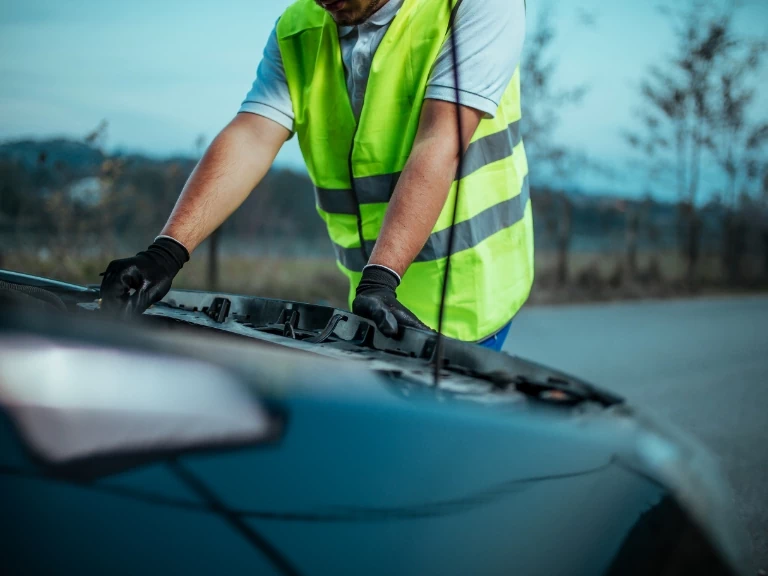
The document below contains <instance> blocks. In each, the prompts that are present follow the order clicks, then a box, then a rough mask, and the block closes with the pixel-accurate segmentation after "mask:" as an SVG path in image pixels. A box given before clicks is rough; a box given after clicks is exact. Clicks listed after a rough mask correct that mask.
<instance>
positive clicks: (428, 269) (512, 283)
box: [277, 0, 533, 340]
mask: <svg viewBox="0 0 768 576" xmlns="http://www.w3.org/2000/svg"><path fill="white" fill-rule="evenodd" d="M455 3H456V0H454V5H455ZM450 18H451V10H450V8H449V6H448V3H447V2H446V1H445V0H404V2H403V5H402V7H401V8H400V10H399V11H398V14H397V16H396V17H395V19H394V20H393V21H392V23H391V24H390V26H389V29H388V30H387V32H386V34H385V35H384V38H383V39H382V42H381V44H380V45H379V48H378V49H377V51H376V54H375V55H374V58H373V61H372V63H371V73H370V76H369V78H368V86H367V90H366V93H365V98H364V104H363V107H362V111H361V114H360V118H359V121H356V120H355V116H354V114H353V112H352V107H351V104H350V102H349V96H348V94H347V87H346V81H345V75H344V65H343V62H342V59H341V49H340V46H339V38H338V28H337V27H336V24H335V23H334V22H333V20H332V19H331V17H330V16H329V15H328V13H327V12H325V11H324V10H323V9H322V8H321V7H320V6H317V4H316V3H315V2H314V0H297V2H295V3H294V4H293V5H292V6H290V7H289V8H288V9H287V10H286V11H285V13H284V14H283V16H282V17H281V18H280V21H279V22H278V25H277V37H278V45H279V46H280V53H281V56H282V59H283V65H284V68H285V74H286V79H287V81H288V90H289V92H290V95H291V101H292V104H293V109H294V116H295V120H294V126H295V130H296V134H297V136H298V140H299V144H300V146H301V151H302V154H303V156H304V159H305V161H306V164H307V170H308V171H309V175H310V178H311V179H312V182H313V184H314V185H315V191H316V200H317V201H316V204H317V210H318V213H319V214H320V216H321V217H322V218H323V220H325V222H326V224H327V226H328V233H329V235H330V237H331V241H332V243H333V245H334V248H335V250H336V254H337V260H338V264H339V268H340V269H341V271H342V272H343V273H344V274H345V275H346V276H347V277H348V278H349V280H350V301H349V303H350V306H351V304H352V299H353V298H354V293H355V288H356V287H357V283H358V282H359V281H360V276H361V271H362V269H363V267H364V266H365V264H366V263H367V262H366V258H367V254H370V253H371V252H372V250H373V247H374V245H375V243H376V238H377V237H378V235H379V232H380V230H381V226H382V223H383V221H384V216H385V214H386V211H387V205H388V202H389V201H390V198H391V197H392V194H393V192H394V191H395V189H396V187H397V185H398V182H399V178H400V174H401V172H402V170H403V169H404V167H405V165H406V163H407V161H408V157H409V156H410V152H411V149H412V147H413V143H414V140H415V138H416V133H417V130H418V126H419V119H420V116H421V110H422V106H423V103H424V98H425V93H426V88H427V83H428V81H429V76H430V72H431V70H432V67H433V65H434V62H435V60H436V59H437V57H438V55H439V53H440V50H441V48H442V46H443V42H444V40H445V38H446V35H447V33H448V30H449V21H450ZM414 30H417V31H418V32H417V33H414V32H413V31H414ZM520 116H521V110H520V71H519V69H518V70H516V71H515V74H514V76H513V78H512V81H511V82H510V84H509V86H508V87H507V89H506V90H505V92H504V94H503V95H502V97H501V99H500V103H499V107H498V109H497V111H496V114H495V115H494V117H493V118H484V119H483V120H481V122H480V124H479V126H478V128H477V131H476V132H475V134H474V135H473V136H472V139H471V141H470V145H469V148H468V150H467V152H466V154H465V156H464V159H463V163H462V173H461V174H460V175H458V176H457V178H456V179H455V182H454V184H453V186H452V187H451V190H450V191H449V193H448V198H447V201H446V203H445V206H444V208H443V210H442V212H441V213H440V215H439V217H438V220H437V223H436V224H435V226H434V228H433V229H432V233H431V234H430V236H429V238H428V239H427V241H426V242H425V245H424V246H423V248H422V250H421V251H420V252H419V254H418V256H417V257H416V258H415V260H414V262H413V263H412V264H411V266H410V267H409V268H408V271H407V272H406V273H405V275H404V276H403V281H402V283H401V284H400V286H399V287H398V290H397V296H398V299H399V300H400V301H401V302H402V303H403V304H404V305H405V306H407V307H408V308H409V309H411V310H412V311H413V312H414V313H415V314H416V316H418V317H419V319H421V320H422V321H423V322H424V323H426V324H427V325H429V326H431V327H433V328H436V327H437V323H438V312H439V306H440V296H441V292H442V282H443V271H444V269H445V262H446V258H447V257H448V255H449V251H450V253H451V270H452V272H451V277H450V282H449V285H448V287H447V299H446V315H445V324H444V330H445V333H446V334H447V335H448V336H451V337H453V338H459V339H461V340H482V339H483V338H485V337H487V336H488V335H490V334H494V333H495V332H497V331H498V330H499V329H500V328H501V327H503V326H504V325H505V324H507V323H508V322H509V320H510V318H512V316H514V314H515V313H516V312H517V311H518V310H519V309H520V307H521V306H522V305H523V303H524V302H525V300H526V299H527V297H528V293H529V291H530V288H531V284H532V282H533V221H532V210H531V202H530V193H529V189H528V179H527V175H528V163H527V160H526V157H525V148H524V145H523V142H522V138H521V136H520ZM457 182H458V183H460V190H461V192H460V195H459V196H458V198H457V194H456V190H457V188H459V184H458V183H457ZM457 203H458V204H457ZM454 206H455V208H456V215H457V217H456V220H455V222H454V221H453V213H454ZM451 226H453V232H454V245H453V247H450V246H448V242H449V237H450V235H451ZM451 248H452V250H451Z"/></svg>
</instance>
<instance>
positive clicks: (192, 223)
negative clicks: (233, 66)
mask: <svg viewBox="0 0 768 576" xmlns="http://www.w3.org/2000/svg"><path fill="white" fill-rule="evenodd" d="M289 136H290V132H289V131H288V130H286V129H285V128H284V127H283V126H281V125H280V124H278V123H276V122H274V121H272V120H269V119H267V118H264V117H262V116H258V115H255V114H248V113H241V114H238V115H237V116H236V117H235V118H234V119H233V120H232V121H231V122H230V123H229V124H228V125H227V126H226V127H225V128H224V129H223V130H222V131H221V132H220V133H219V135H218V136H217V137H216V138H215V139H214V140H213V142H212V143H211V145H210V146H209V147H208V150H207V151H206V152H205V154H204V155H203V158H202V159H201V160H200V162H199V163H198V165H197V167H195V169H194V171H193V172H192V175H191V176H190V177H189V180H188V181H187V183H186V185H185V186H184V189H183V190H182V192H181V196H180V197H179V199H178V201H177V202H176V206H175V207H174V209H173V212H172V213H171V216H170V218H169V219H168V223H167V224H166V225H165V227H164V228H163V230H162V232H161V233H162V234H164V235H167V236H171V237H172V238H175V239H176V240H178V241H179V242H181V243H182V244H184V246H186V247H187V249H188V250H189V251H190V252H192V251H193V250H194V249H195V248H197V246H198V245H199V244H200V243H201V242H202V241H203V240H205V239H206V238H207V237H208V236H209V235H210V234H211V233H212V232H213V231H214V230H216V228H218V227H219V226H220V225H221V224H222V223H223V222H224V221H225V220H226V219H227V218H228V217H229V216H230V215H231V214H232V213H233V212H234V211H235V210H237V208H238V207H239V206H240V205H241V204H242V203H243V202H244V201H245V199H246V198H247V197H248V195H249V194H250V193H251V191H252V190H253V189H254V188H255V187H256V185H257V184H258V183H259V182H261V179H262V178H263V177H264V175H265V174H266V173H267V171H268V170H269V168H270V166H272V162H273V161H274V159H275V156H277V153H278V152H279V151H280V147H281V146H282V145H283V144H284V143H285V141H286V140H287V139H288V137H289Z"/></svg>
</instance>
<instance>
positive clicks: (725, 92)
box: [707, 7, 768, 284]
mask: <svg viewBox="0 0 768 576" xmlns="http://www.w3.org/2000/svg"><path fill="white" fill-rule="evenodd" d="M734 9H735V7H732V10H734ZM723 30H724V36H725V38H726V43H725V46H726V49H725V51H724V55H723V56H724V57H723V58H722V60H721V61H720V62H719V63H718V64H719V66H718V67H717V80H718V84H719V85H718V87H717V88H718V89H717V90H716V92H715V94H714V98H713V107H712V111H711V115H710V117H709V124H710V131H711V132H710V139H709V140H708V141H707V145H708V147H709V150H710V151H711V153H712V155H713V157H714V159H715V161H716V163H717V164H718V165H719V166H720V168H721V170H722V172H723V174H724V175H725V178H726V185H725V190H724V193H723V194H722V203H723V208H724V210H723V217H722V220H723V221H722V248H721V260H722V268H723V270H724V271H725V273H726V276H727V279H728V281H729V282H730V283H731V284H740V283H742V281H743V273H742V272H743V271H742V266H741V263H742V257H743V255H744V253H745V251H746V250H747V244H748V238H747V236H748V234H749V227H750V226H749V220H750V219H753V218H754V216H755V211H754V210H750V211H749V212H750V213H749V214H748V213H747V212H746V211H745V210H744V207H745V206H744V205H745V204H750V205H753V204H754V201H755V200H757V201H759V200H760V184H761V182H760V177H761V173H762V163H763V162H764V159H765V148H766V145H767V144H768V121H766V120H765V119H760V120H757V121H756V120H755V119H754V114H753V113H752V110H751V108H752V107H753V105H754V104H755V97H756V88H755V78H756V75H757V71H758V69H759V67H760V64H761V60H762V57H763V56H764V55H765V53H766V50H768V44H766V42H765V41H754V40H749V39H746V38H739V37H738V36H737V34H736V32H735V30H734V29H733V18H732V14H730V15H729V17H728V18H726V19H724V20H723ZM750 197H751V199H752V200H749V198H750ZM739 198H744V199H745V200H747V202H739ZM739 204H741V206H739ZM767 272H768V270H767Z"/></svg>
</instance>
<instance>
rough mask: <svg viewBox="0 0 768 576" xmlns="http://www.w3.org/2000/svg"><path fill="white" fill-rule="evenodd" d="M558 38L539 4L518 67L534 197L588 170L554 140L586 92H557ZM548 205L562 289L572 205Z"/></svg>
mask: <svg viewBox="0 0 768 576" xmlns="http://www.w3.org/2000/svg"><path fill="white" fill-rule="evenodd" d="M585 14H586V16H585ZM580 17H581V21H582V23H585V24H588V25H590V26H591V25H593V24H594V16H593V15H591V14H588V13H583V14H581V15H580ZM556 38H557V30H556V28H555V25H554V23H553V16H552V8H551V4H549V3H543V4H542V5H541V7H540V8H539V14H538V18H537V21H536V25H535V27H534V28H533V31H532V34H530V35H529V37H528V41H527V44H526V47H525V51H524V54H523V62H522V66H521V78H522V91H523V94H522V106H523V122H522V134H523V140H524V141H525V150H526V154H527V156H528V165H529V166H530V167H531V168H530V179H531V184H532V187H533V189H534V194H535V193H536V188H537V186H539V183H540V182H541V181H543V180H545V179H546V178H547V177H550V178H551V177H556V178H562V177H565V176H573V174H574V173H575V171H576V170H578V169H579V168H584V167H586V166H587V165H588V164H589V162H588V159H587V158H586V156H585V155H584V154H582V153H579V152H575V151H573V150H570V149H568V148H567V147H565V146H563V145H562V144H559V143H558V141H557V138H556V131H557V127H558V126H559V124H560V122H561V119H562V115H563V113H564V112H565V111H566V110H567V109H568V107H572V106H576V105H578V104H579V103H580V102H581V101H582V99H583V98H584V95H585V94H586V92H587V88H586V86H584V85H580V86H572V87H567V88H561V87H559V85H558V82H557V72H558V56H557V55H556V54H554V53H553V48H554V42H555V39H556ZM551 199H552V200H553V202H552V203H551V207H552V209H553V210H554V212H553V213H552V214H551V218H547V223H546V226H545V229H546V230H547V231H548V233H549V234H551V235H552V237H553V238H554V242H555V246H556V250H557V263H556V279H557V282H558V283H559V284H560V285H564V284H566V283H567V282H568V277H569V270H568V263H569V252H570V247H571V231H572V227H571V215H572V205H571V202H570V200H569V199H568V198H566V197H564V196H563V197H557V198H555V197H553V198H551Z"/></svg>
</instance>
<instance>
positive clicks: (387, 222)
mask: <svg viewBox="0 0 768 576" xmlns="http://www.w3.org/2000/svg"><path fill="white" fill-rule="evenodd" d="M481 116H482V113H480V112H478V111H477V110H473V109H471V108H466V107H461V122H462V140H463V142H462V149H463V150H466V149H467V146H468V145H469V142H470V140H471V138H472V134H474V132H475V130H476V129H477V126H478V124H479V123H480V119H481ZM458 164H459V136H458V127H457V121H456V106H455V105H454V104H452V103H449V102H439V101H431V100H427V102H426V103H425V106H424V110H423V112H422V117H421V122H420V124H419V133H418V135H417V137H416V141H415V142H414V145H413V149H412V150H411V155H410V157H409V159H408V163H407V164H406V166H405V169H404V170H403V173H402V175H401V176H400V180H399V181H398V183H397V188H396V189H395V192H394V194H393V195H392V199H391V200H390V202H389V206H388V207H387V213H386V216H385V217H384V223H383V224H382V227H381V232H380V233H379V237H378V240H377V241H376V246H375V248H374V249H373V253H372V254H371V258H370V260H369V263H370V264H380V265H382V266H386V267H387V268H390V269H391V270H394V271H395V272H397V273H398V274H399V275H400V276H401V277H402V276H403V275H404V274H405V272H406V270H408V267H409V266H410V265H411V263H412V262H413V261H414V259H415V258H416V256H417V255H418V254H419V252H420V251H421V249H422V248H423V247H424V244H425V243H426V241H427V239H428V238H429V235H430V234H431V233H432V229H433V228H434V226H435V223H436V222H437V219H438V218H439V217H440V212H441V211H442V210H443V206H444V205H445V201H446V198H447V197H448V192H449V191H450V189H451V185H452V183H453V180H454V178H455V176H456V170H457V168H458Z"/></svg>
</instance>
